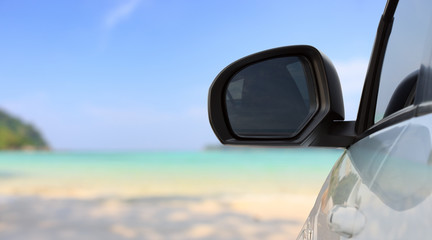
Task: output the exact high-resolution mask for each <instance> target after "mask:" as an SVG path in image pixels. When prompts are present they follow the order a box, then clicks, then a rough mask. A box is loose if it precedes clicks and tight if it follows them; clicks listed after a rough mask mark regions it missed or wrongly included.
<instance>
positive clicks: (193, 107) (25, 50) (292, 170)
mask: <svg viewBox="0 0 432 240" xmlns="http://www.w3.org/2000/svg"><path fill="white" fill-rule="evenodd" d="M384 6H385V1H384V0H383V1H373V0H366V1H365V0H361V1H360V0H349V1H346V0H337V1H318V0H307V1H282V0H281V1H278V0H274V1H273V0H271V1H265V2H264V1H243V0H241V1H234V2H233V1H216V2H215V1H213V2H210V1H171V0H166V1H155V0H106V1H88V0H76V1H52V0H42V1H33V0H28V1H21V0H14V1H12V0H2V1H0V36H1V37H0V82H1V85H2V87H1V89H2V91H1V94H0V149H2V151H1V152H0V184H1V186H2V187H1V189H0V239H29V238H31V239H78V238H79V239H95V238H96V239H98V238H104V239H192V238H195V239H263V238H265V239H290V238H294V237H295V236H296V235H297V234H298V231H299V230H300V227H301V225H302V224H303V221H304V220H305V219H306V217H307V214H308V211H309V210H310V209H311V208H312V206H313V203H314V201H315V197H316V195H317V193H318V191H319V189H320V187H321V184H322V183H323V181H324V179H325V177H326V175H327V174H328V171H329V170H330V169H331V167H332V165H333V164H334V162H335V161H336V160H337V158H338V157H339V156H340V155H341V154H342V152H343V151H342V150H329V149H312V150H304V149H261V148H260V149H239V148H234V149H233V148H223V147H222V146H221V145H220V144H219V142H218V140H217V139H216V137H215V136H214V134H213V132H212V130H211V127H210V125H209V123H208V118H207V106H206V104H207V93H208V88H209V86H210V84H211V82H212V81H213V79H214V77H215V76H216V75H217V74H218V73H219V71H221V70H222V69H223V68H224V67H225V66H226V65H228V64H230V63H231V62H233V61H235V60H237V59H239V58H241V57H244V56H246V55H249V54H252V53H254V52H258V51H262V50H265V49H269V48H275V47H280V46H287V45H297V44H307V45H312V46H315V47H316V48H318V49H319V50H321V51H322V52H323V53H325V54H326V55H327V56H328V57H329V58H330V59H331V60H332V61H333V63H334V64H335V66H336V68H337V70H338V73H339V77H340V79H341V83H342V88H343V92H344V102H345V109H346V119H347V120H353V119H355V117H356V114H357V108H358V103H359V98H360V95H361V88H362V86H363V80H364V75H365V72H366V69H367V64H368V60H369V56H370V53H371V50H372V45H373V41H374V37H375V33H376V29H377V26H378V21H379V18H380V16H381V13H382V11H383V10H384Z"/></svg>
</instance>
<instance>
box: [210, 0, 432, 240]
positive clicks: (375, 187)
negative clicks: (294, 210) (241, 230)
mask: <svg viewBox="0 0 432 240" xmlns="http://www.w3.org/2000/svg"><path fill="white" fill-rule="evenodd" d="M431 10H432V1H429V0H399V1H398V0H389V1H388V2H387V5H386V7H385V10H384V13H383V15H382V17H381V20H380V23H379V25H378V30H377V36H376V39H375V43H374V47H373V49H372V54H371V58H370V62H369V66H368V70H367V74H366V77H365V82H364V88H363V92H362V96H361V101H360V106H359V110H358V115H357V118H356V120H355V121H345V120H344V104H343V98H342V90H341V86H340V82H339V78H338V74H337V71H336V69H335V68H334V66H333V64H332V62H331V61H330V60H329V59H328V58H327V57H326V56H325V55H324V53H322V52H320V51H319V50H317V49H316V48H314V47H312V46H306V45H297V46H288V47H280V48H275V49H270V50H266V51H262V52H259V53H255V54H252V55H250V56H247V57H244V58H242V59H240V60H237V61H235V62H234V63H232V64H230V65H228V66H227V67H226V68H225V69H223V70H222V71H221V72H220V73H219V75H218V76H217V77H216V79H215V80H214V81H213V83H212V85H211V87H210V90H209V98H208V112H209V120H210V124H211V126H212V128H213V131H214V132H215V134H216V136H217V137H218V139H219V140H220V141H221V142H222V143H223V144H229V145H246V146H281V147H331V148H345V149H346V150H345V151H344V153H343V155H342V156H341V157H340V159H339V160H338V161H337V162H336V163H335V165H334V167H333V168H332V170H331V171H330V173H329V175H328V177H327V179H326V180H325V182H324V184H323V186H322V189H321V191H320V193H319V194H318V196H317V199H316V202H315V205H314V206H313V208H312V210H311V212H310V214H309V217H308V218H307V220H306V221H305V224H304V226H303V229H302V230H301V232H300V233H299V235H298V238H297V239H302V240H311V239H332V240H333V239H429V238H432V217H431V216H432V196H431V193H432V154H431V153H432V151H431V150H432V141H431V136H432V135H431V134H432V19H431V16H432V14H431V12H432V11H431ZM347 50H348V51H349V49H347ZM299 181H301V179H300V180H299Z"/></svg>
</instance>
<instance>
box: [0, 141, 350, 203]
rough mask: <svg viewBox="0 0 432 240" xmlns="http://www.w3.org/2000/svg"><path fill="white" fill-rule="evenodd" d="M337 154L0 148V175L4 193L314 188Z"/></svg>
mask: <svg viewBox="0 0 432 240" xmlns="http://www.w3.org/2000/svg"><path fill="white" fill-rule="evenodd" d="M341 154H342V150H332V149H271V150H267V149H252V150H227V151H189V152H186V151H185V152H29V153H26V152H0V181H1V182H2V184H3V186H9V188H8V189H9V190H8V191H9V193H10V192H12V193H14V192H17V193H25V192H26V191H27V192H32V193H34V189H37V191H39V192H40V191H42V190H44V191H60V190H64V189H79V190H82V189H90V190H89V191H97V192H104V193H113V194H114V193H118V192H122V193H124V192H128V193H133V194H135V195H136V194H141V195H158V194H164V195H166V194H173V195H179V194H200V193H202V194H219V193H247V192H260V193H262V192H265V193H269V192H289V193H293V192H294V193H296V192H309V191H312V192H315V191H317V189H319V187H320V185H321V184H322V182H323V180H324V179H325V177H326V176H327V174H328V172H329V171H330V169H331V167H332V166H333V164H334V163H335V161H336V160H337V159H338V158H339V156H340V155H341ZM41 189H42V190H41ZM101 189H102V190H101ZM0 193H1V190H0Z"/></svg>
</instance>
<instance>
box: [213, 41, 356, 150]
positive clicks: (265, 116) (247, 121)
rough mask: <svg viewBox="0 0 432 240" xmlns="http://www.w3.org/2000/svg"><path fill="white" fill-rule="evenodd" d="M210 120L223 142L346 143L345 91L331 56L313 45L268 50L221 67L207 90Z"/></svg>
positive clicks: (350, 125) (350, 131)
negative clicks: (329, 57) (328, 56)
mask: <svg viewBox="0 0 432 240" xmlns="http://www.w3.org/2000/svg"><path fill="white" fill-rule="evenodd" d="M208 112H209V120H210V124H211V126H212V128H213V131H214V132H215V134H216V136H217V137H218V138H219V140H220V141H221V142H222V143H223V144H231V145H262V146H326V147H346V146H348V145H350V144H351V143H352V141H353V139H354V135H355V134H354V122H344V121H343V120H344V105H343V98H342V90H341V86H340V82H339V77H338V75H337V72H336V69H335V68H334V66H333V64H332V63H331V62H330V60H329V59H328V58H327V57H326V56H325V55H324V54H322V53H321V52H320V51H318V50H317V49H315V48H314V47H311V46H303V45H301V46H289V47H280V48H275V49H270V50H266V51H263V52H259V53H255V54H252V55H249V56H247V57H244V58H242V59H239V60H237V61H235V62H234V63H232V64H230V65H229V66H227V67H226V68H225V69H223V70H222V71H221V72H220V73H219V75H218V76H217V77H216V78H215V80H214V81H213V84H212V85H211V87H210V90H209V99H208Z"/></svg>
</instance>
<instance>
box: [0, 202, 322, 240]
mask: <svg viewBox="0 0 432 240" xmlns="http://www.w3.org/2000/svg"><path fill="white" fill-rule="evenodd" d="M314 198H315V196H313V195H292V194H291V195H290V194H273V195H256V194H250V195H225V196H205V197H194V196H183V197H172V196H171V197H170V196H162V197H150V196H147V197H141V198H132V199H125V198H117V197H105V198H100V197H96V198H89V196H87V198H85V199H83V198H80V196H78V197H74V196H68V197H67V198H66V197H64V196H63V197H62V196H55V198H53V197H52V196H44V195H43V194H42V195H39V196H36V195H33V196H32V195H27V196H12V197H7V196H2V197H0V239H8V240H18V239H19V240H21V239H22V240H27V239H32V240H37V239H43V240H50V239H53V240H54V239H55V240H61V239H74V240H75V239H80V240H85V239H89V240H90V239H92V240H93V239H104V240H110V239H149V240H153V239H154V240H157V239H173V240H177V239H178V240H182V239H184V240H186V239H187V240H190V239H214V240H224V239H233V240H234V239H236V240H238V239H251V240H253V239H270V240H272V239H274V240H277V239H295V237H296V236H297V234H298V233H299V231H300V228H301V226H302V225H303V222H304V221H305V219H306V217H307V215H308V213H309V211H310V209H311V208H312V205H313V203H314V200H315V199H314Z"/></svg>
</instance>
